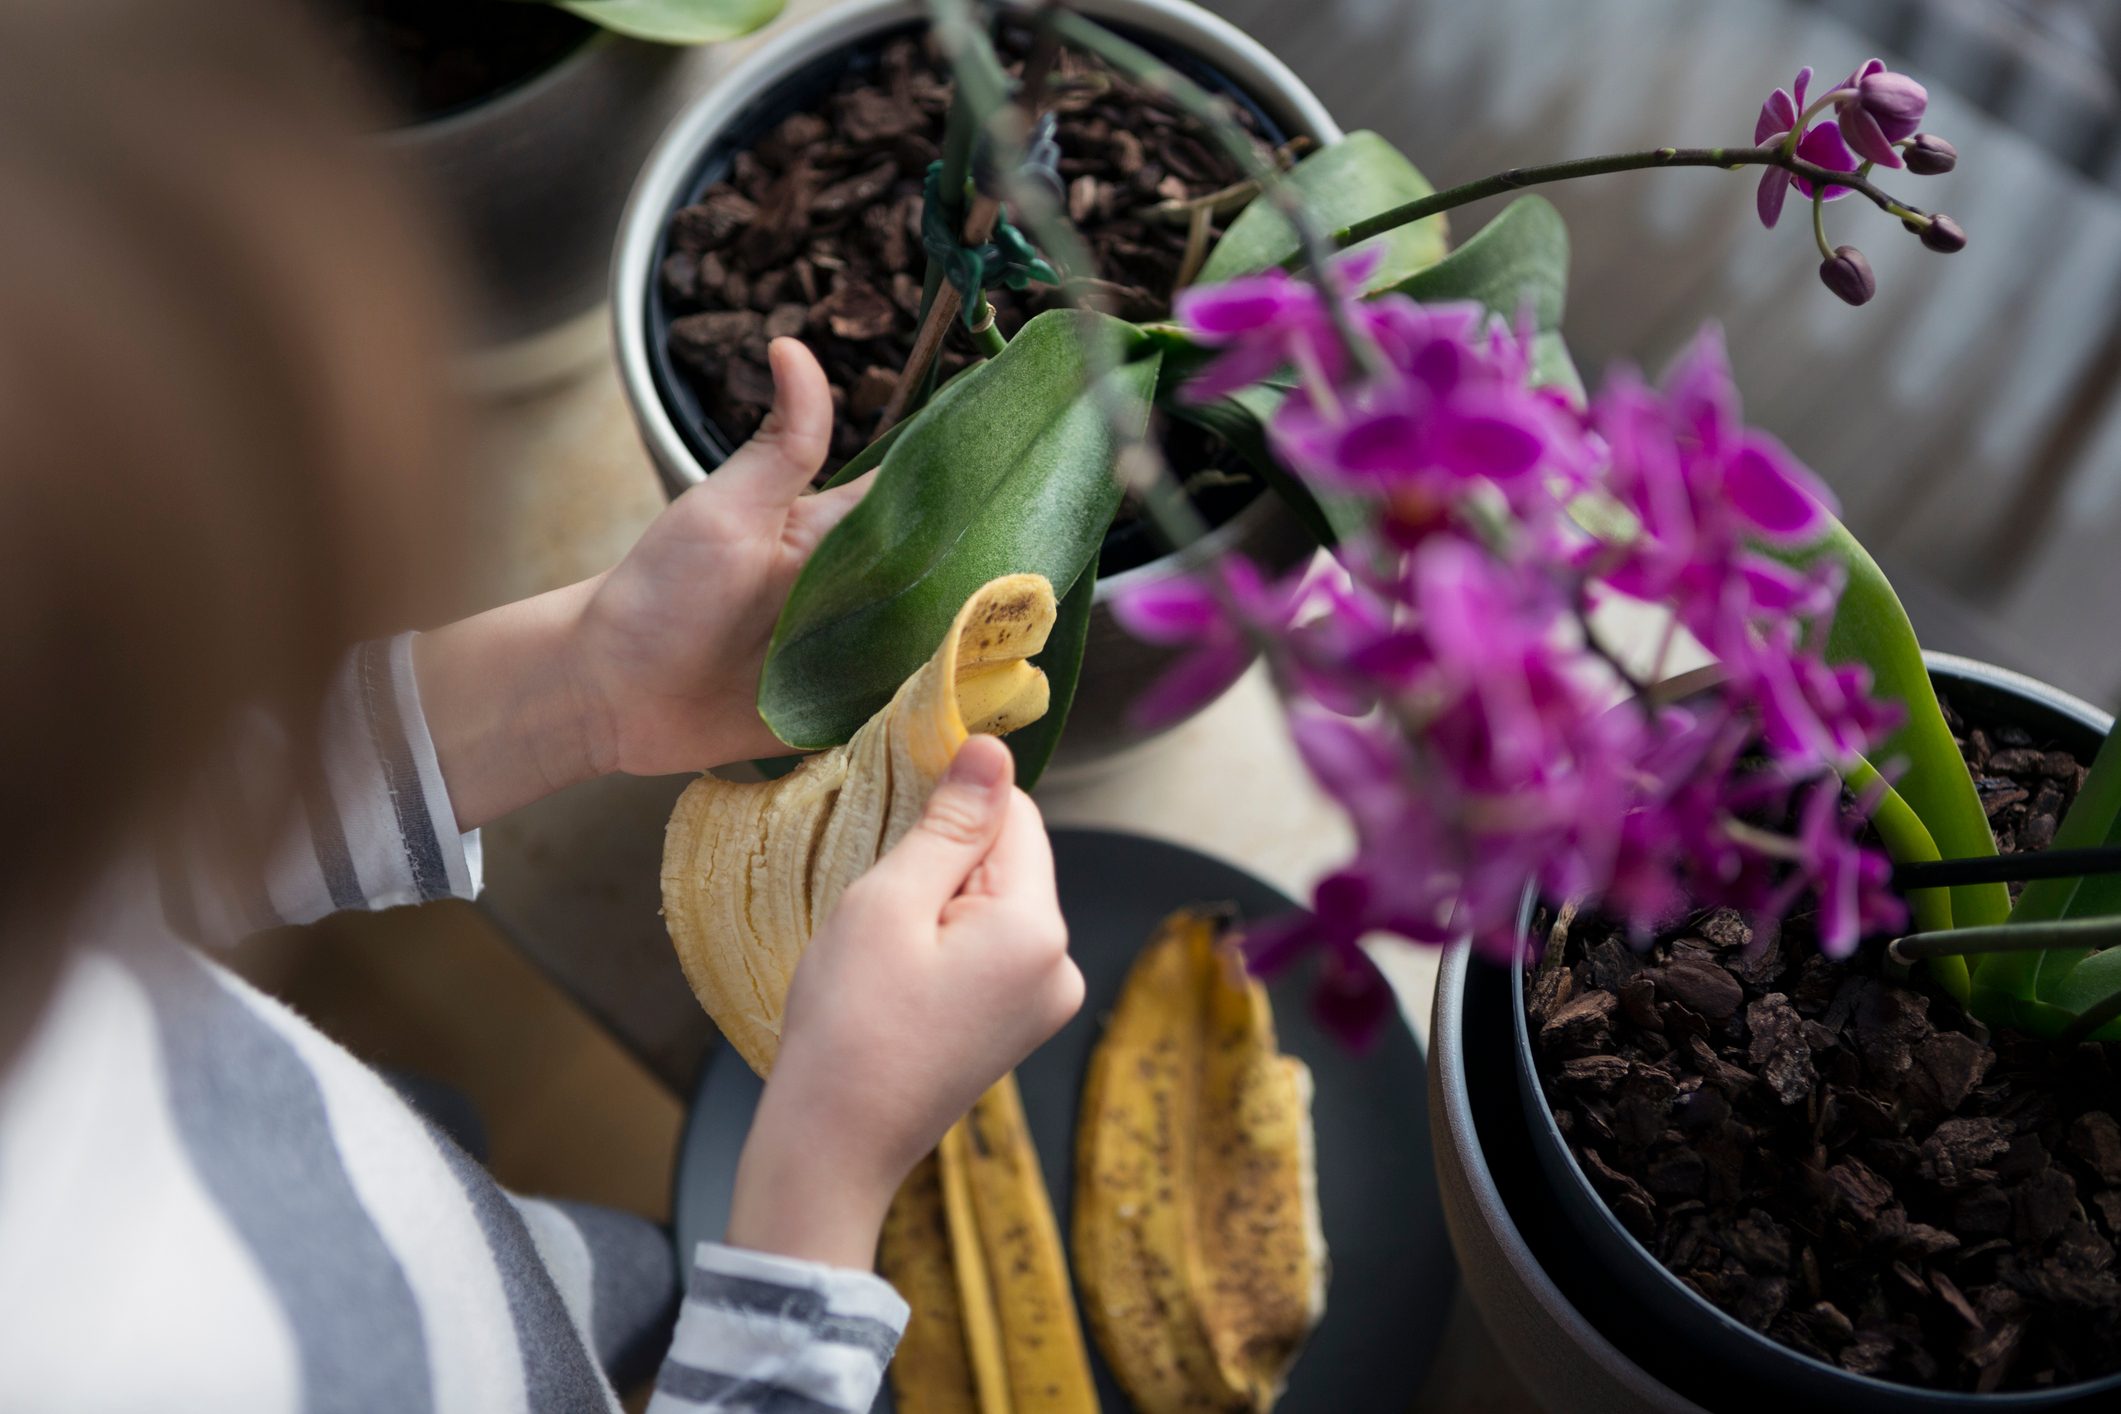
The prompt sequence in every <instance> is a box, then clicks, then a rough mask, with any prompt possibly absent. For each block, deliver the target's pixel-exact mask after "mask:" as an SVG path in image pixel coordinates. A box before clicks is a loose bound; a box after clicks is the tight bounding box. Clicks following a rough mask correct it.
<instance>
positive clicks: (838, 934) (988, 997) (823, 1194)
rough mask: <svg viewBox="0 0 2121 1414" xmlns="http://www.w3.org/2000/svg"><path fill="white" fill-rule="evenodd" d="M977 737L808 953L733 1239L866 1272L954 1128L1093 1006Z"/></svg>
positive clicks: (989, 752)
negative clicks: (890, 1213) (900, 1205)
mask: <svg viewBox="0 0 2121 1414" xmlns="http://www.w3.org/2000/svg"><path fill="white" fill-rule="evenodd" d="M1011 775H1012V773H1011V766H1010V757H1009V752H1008V750H1007V748H1005V747H1004V746H1003V745H1002V744H1001V743H1000V742H999V741H997V740H995V739H994V738H992V737H974V738H972V739H971V740H970V741H968V742H967V743H965V745H964V747H963V748H962V749H961V750H960V751H959V752H958V756H957V760H956V761H955V763H953V765H952V766H951V769H950V774H949V775H948V776H947V777H946V778H945V779H944V781H943V782H942V784H941V785H939V786H938V787H937V788H936V790H935V793H934V795H933V796H932V797H930V799H929V801H928V807H927V810H926V812H925V813H924V814H923V815H922V817H921V821H920V823H919V824H918V825H916V826H915V827H914V829H913V830H912V831H911V832H910V833H909V834H908V835H907V836H906V837H905V839H904V840H902V841H901V842H900V843H899V844H898V846H897V847H896V848H894V849H893V850H892V851H891V852H890V853H888V854H887V855H885V856H884V858H883V859H881V860H880V861H878V863H877V865H876V867H875V868H873V869H871V870H870V871H869V873H867V874H866V875H864V876H863V877H862V878H861V879H860V880H859V881H857V882H856V883H855V884H854V885H853V886H852V887H851V888H850V889H849V890H848V891H847V894H846V896H845V897H844V898H843V899H842V900H841V901H840V904H839V906H838V907H837V908H836V909H834V911H833V913H832V915H831V917H829V918H828V919H826V921H825V924H824V926H823V927H822V928H820V929H819V930H818V932H817V935H816V936H815V937H814V938H813V939H812V940H811V943H810V948H809V951H808V952H806V953H805V954H804V956H803V960H802V963H801V964H800V965H799V966H798V967H797V969H796V974H795V983H794V986H793V987H792V989H791V990H790V993H789V997H788V1011H787V1017H786V1023H785V1026H784V1028H783V1031H782V1035H781V1048H780V1054H779V1057H778V1059H777V1060H776V1061H775V1062H774V1069H773V1076H772V1079H771V1080H770V1081H769V1082H768V1084H767V1086H766V1093H765V1098H764V1100H763V1101H762V1102H761V1103H760V1106H759V1112H758V1116H757V1118H756V1119H755V1120H754V1121H753V1124H752V1130H751V1137H750V1139H749V1140H748V1141H747V1143H746V1144H745V1147H744V1156H743V1160H742V1163H741V1164H740V1166H739V1169H738V1173H737V1184H736V1194H735V1200H734V1203H733V1205H732V1207H731V1211H730V1219H729V1240H730V1242H732V1243H734V1244H736V1245H738V1246H743V1247H750V1248H754V1249H757V1250H760V1251H767V1252H779V1253H784V1254H786V1255H789V1256H797V1257H808V1258H811V1259H813V1260H817V1261H824V1262H831V1263H834V1264H837V1265H841V1266H854V1267H866V1266H868V1265H869V1263H870V1261H871V1260H872V1258H873V1256H874V1252H875V1247H876V1236H877V1230H878V1228H879V1226H880V1224H881V1223H882V1221H883V1216H884V1211H885V1209H886V1208H887V1207H889V1205H890V1202H891V1197H892V1194H893V1193H894V1192H895V1191H896V1190H897V1188H898V1185H899V1183H900V1182H901V1181H902V1180H903V1179H904V1178H905V1176H906V1174H907V1172H908V1171H910V1170H911V1169H912V1167H913V1165H914V1164H915V1163H916V1162H918V1161H919V1159H920V1157H921V1156H922V1155H923V1154H925V1153H927V1152H928V1151H929V1150H930V1149H932V1148H934V1147H935V1144H936V1142H937V1141H938V1140H939V1139H941V1138H942V1135H943V1131H944V1130H946V1129H948V1128H949V1127H950V1125H951V1124H953V1123H955V1122H956V1120H957V1119H958V1118H959V1117H960V1116H962V1115H963V1114H964V1113H965V1112H966V1111H967V1110H969V1109H970V1108H971V1107H972V1102H973V1101H974V1100H976V1099H978V1098H979V1096H980V1095H981V1094H982V1093H983V1092H984V1091H985V1090H986V1089H987V1087H988V1086H990V1085H992V1084H993V1083H994V1082H995V1081H997V1080H999V1079H1000V1078H1001V1077H1002V1076H1003V1075H1005V1074H1006V1073H1007V1072H1008V1071H1009V1070H1010V1069H1011V1068H1012V1067H1014V1066H1015V1065H1016V1063H1017V1062H1018V1061H1020V1060H1022V1059H1023V1058H1024V1057H1025V1056H1027V1055H1029V1054H1030V1053H1031V1052H1032V1051H1033V1050H1034V1049H1036V1048H1037V1047H1038V1046H1039V1045H1040V1043H1042V1042H1043V1041H1045V1039H1046V1038H1047V1037H1049V1036H1051V1035H1052V1034H1053V1033H1054V1032H1055V1031H1057V1030H1059V1029H1060V1027H1061V1026H1062V1025H1063V1024H1064V1023H1065V1022H1066V1021H1067V1020H1068V1018H1069V1017H1071V1016H1073V1015H1074V1014H1075V1012H1076V1010H1077V1009H1078V1008H1079V1007H1080V1006H1081V1005H1082V999H1083V979H1082V974H1081V973H1080V972H1078V971H1077V970H1076V967H1075V963H1074V962H1073V961H1072V960H1071V959H1070V958H1069V956H1068V930H1067V925H1066V924H1065V923H1063V922H1062V920H1061V913H1060V902H1059V899H1058V897H1057V895H1056V894H1055V892H1054V882H1053V851H1052V847H1051V846H1050V844H1049V843H1048V842H1047V839H1046V832H1045V827H1044V825H1043V823H1042V822H1041V821H1040V819H1039V813H1038V807H1037V806H1035V805H1033V804H1032V803H1031V798H1030V797H1029V796H1027V795H1025V794H1024V793H1023V792H1022V791H1019V790H1017V789H1016V788H1015V786H1014V785H1013V784H1012V783H1011Z"/></svg>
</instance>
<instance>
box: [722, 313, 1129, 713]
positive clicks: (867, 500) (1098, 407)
mask: <svg viewBox="0 0 2121 1414" xmlns="http://www.w3.org/2000/svg"><path fill="white" fill-rule="evenodd" d="M1092 338H1095V339H1098V340H1100V341H1102V342H1103V345H1104V348H1103V350H1102V352H1103V353H1104V354H1105V355H1106V357H1105V358H1104V359H1102V360H1096V359H1093V357H1092V353H1093V350H1092V349H1091V347H1090V344H1089V341H1090V340H1091V339H1092ZM1158 362H1159V358H1158V355H1157V353H1156V351H1155V350H1154V349H1153V348H1150V347H1148V346H1147V341H1146V340H1144V339H1143V338H1142V336H1141V335H1140V334H1139V333H1138V332H1137V331H1136V330H1134V329H1133V328H1132V327H1131V326H1129V325H1126V324H1122V323H1121V322H1119V321H1118V320H1115V319H1110V318H1106V317H1104V316H1101V315H1079V314H1076V313H1073V312H1071V311H1067V310H1052V311H1049V312H1047V313H1045V314H1041V315H1039V316H1038V317H1037V318H1035V319H1033V320H1031V321H1030V322H1029V323H1027V324H1025V325H1024V327H1023V328H1022V330H1021V331H1019V332H1018V334H1017V336H1016V338H1015V339H1013V340H1012V341H1011V342H1010V344H1009V347H1008V348H1007V349H1005V350H1003V351H1002V352H1001V353H999V354H996V355H995V356H994V357H993V358H991V359H988V360H987V361H986V362H984V363H982V364H979V365H978V366H976V367H974V368H972V369H970V370H968V371H967V372H966V373H965V374H963V375H962V376H961V377H960V378H959V379H956V380H953V382H952V383H951V384H950V385H949V386H948V387H946V388H945V389H944V390H943V391H942V392H941V393H938V395H937V397H936V399H935V401H934V402H932V403H931V404H930V405H929V406H928V407H926V408H924V409H923V410H922V411H921V413H920V415H919V416H918V417H916V418H913V419H911V420H910V421H909V422H908V423H907V425H906V427H905V430H904V431H903V432H901V433H900V434H899V435H898V436H896V437H895V438H893V439H891V443H890V446H889V447H888V448H886V449H885V450H884V451H883V453H882V460H881V462H880V463H879V465H878V468H877V476H876V481H875V483H874V484H873V485H872V486H871V487H870V489H869V493H868V494H867V495H866V496H864V497H863V498H862V501H861V504H860V505H858V506H856V507H855V508H854V509H853V510H852V511H850V512H848V514H847V517H846V518H845V519H844V520H842V521H841V522H840V523H839V524H838V525H836V526H834V527H833V529H832V531H831V533H830V534H828V535H827V536H826V537H825V539H824V541H823V542H822V543H821V544H820V545H819V546H818V548H817V550H816V552H815V553H813V554H812V555H811V557H810V561H809V563H808V564H806V565H805V566H804V567H803V572H802V574H801V575H800V576H798V578H797V580H796V583H795V588H794V589H793V590H792V591H790V593H789V596H788V602H787V604H786V605H784V606H783V607H782V609H781V618H780V622H779V624H778V625H777V626H776V627H775V629H774V633H773V642H772V644H771V646H770V647H769V648H768V650H767V655H766V668H765V672H764V674H763V676H762V677H761V679H760V682H759V712H760V714H761V715H762V716H764V717H765V719H766V724H767V725H768V726H769V727H771V728H772V729H773V731H774V733H775V735H777V736H779V737H780V739H781V740H783V741H785V742H787V743H788V744H789V745H790V746H794V747H798V748H801V749H805V750H811V749H817V748H822V747H826V746H833V745H836V744H838V743H839V742H843V741H845V740H847V738H848V737H850V736H852V735H853V734H854V732H855V729H856V728H858V727H859V726H861V724H862V723H863V722H865V721H867V720H868V719H869V718H870V716H871V715H873V714H874V713H875V712H876V711H877V709H879V708H880V707H882V706H883V705H884V704H885V703H886V702H888V701H890V699H891V694H892V693H894V692H896V691H897V690H898V686H899V684H900V683H902V682H904V681H905V680H906V678H907V677H908V676H910V675H911V674H912V673H913V672H914V671H915V670H916V669H917V668H919V667H920V665H921V664H922V663H924V662H926V661H927V660H928V657H929V655H930V654H932V653H933V652H934V651H935V645H936V644H937V643H938V642H940V641H941V639H942V636H943V634H944V632H945V631H947V630H948V628H949V626H950V621H951V619H952V618H953V617H955V615H956V614H957V611H958V610H959V609H960V608H961V607H963V605H964V602H965V600H966V599H968V598H969V597H971V595H972V593H973V591H974V590H976V589H978V588H979V587H980V586H981V585H983V584H985V583H986V582H987V581H989V580H991V579H993V578H995V577H996V576H998V575H1004V574H1018V573H1035V574H1042V575H1044V576H1045V577H1046V578H1047V579H1049V580H1051V581H1052V582H1053V583H1054V584H1055V585H1057V586H1066V585H1073V584H1074V583H1075V581H1076V579H1077V577H1078V576H1079V575H1080V574H1081V573H1082V570H1083V567H1084V566H1085V565H1087V564H1089V563H1090V561H1091V560H1092V559H1094V558H1095V557H1096V555H1097V552H1098V547H1099V546H1100V545H1102V544H1103V542H1104V537H1105V531H1106V529H1107V528H1108V527H1109V526H1110V525H1111V523H1112V516H1113V513H1114V512H1115V511H1116V510H1117V509H1118V506H1119V500H1120V488H1119V484H1118V482H1117V481H1116V480H1115V479H1114V477H1113V475H1112V464H1113V460H1114V458H1115V456H1116V455H1117V453H1118V450H1119V448H1120V447H1121V446H1122V445H1123V444H1124V443H1125V441H1127V440H1129V439H1131V438H1134V437H1138V436H1140V435H1142V433H1143V431H1144V430H1145V429H1146V427H1147V424H1148V417H1149V399H1150V394H1151V393H1152V391H1153V390H1154V388H1155V386H1156V374H1157V363H1158ZM1095 367H1106V368H1109V369H1110V372H1109V373H1108V374H1107V375H1106V376H1107V377H1109V378H1110V379H1111V380H1112V386H1111V387H1110V388H1108V389H1106V390H1104V391H1105V392H1106V393H1107V394H1109V396H1110V398H1111V399H1112V400H1115V401H1117V402H1118V403H1120V404H1122V405H1124V406H1125V407H1126V408H1127V410H1128V414H1129V418H1128V420H1129V422H1130V423H1131V425H1129V426H1124V427H1120V428H1114V427H1113V426H1112V425H1111V423H1110V421H1109V420H1108V417H1107V401H1106V399H1105V398H1101V397H1100V396H1099V394H1098V390H1095V389H1093V388H1092V387H1091V386H1090V383H1089V379H1090V376H1091V373H1092V370H1093V368H1095Z"/></svg>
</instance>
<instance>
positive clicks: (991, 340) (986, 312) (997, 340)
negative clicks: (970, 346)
mask: <svg viewBox="0 0 2121 1414" xmlns="http://www.w3.org/2000/svg"><path fill="white" fill-rule="evenodd" d="M972 337H973V340H974V341H975V342H976V343H978V344H979V347H980V352H981V353H983V354H985V355H986V356H987V357H989V358H992V357H994V356H995V355H996V354H998V353H1000V352H1001V351H1002V350H1003V349H1006V348H1008V347H1009V341H1008V340H1007V339H1005V338H1003V337H1002V331H1001V330H999V329H997V328H995V327H994V306H993V305H992V304H989V303H988V302H987V301H985V300H981V301H980V317H979V323H978V324H977V325H975V326H973V329H972Z"/></svg>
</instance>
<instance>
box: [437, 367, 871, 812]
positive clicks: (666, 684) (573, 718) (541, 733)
mask: <svg viewBox="0 0 2121 1414" xmlns="http://www.w3.org/2000/svg"><path fill="white" fill-rule="evenodd" d="M768 357H769V358H770V359H771V361H772V364H773V385H774V401H773V412H772V414H771V415H770V416H768V417H767V419H766V423H765V426H763V427H761V428H760V429H759V434H758V436H756V437H754V438H752V439H751V440H750V441H749V442H747V443H745V444H744V445H743V447H741V448H739V449H738V451H737V453H736V455H735V456H733V457H731V458H730V459H729V460H728V461H727V462H725V463H724V464H723V465H722V466H721V467H720V468H719V469H718V470H716V472H715V473H714V474H713V475H712V476H710V477H708V478H707V480H706V481H705V482H704V483H702V484H701V485H698V486H695V487H693V488H692V489H691V490H690V491H687V492H686V493H685V494H684V495H682V496H680V497H678V498H677V499H676V500H675V501H673V502H671V503H670V506H669V508H668V509H666V510H665V511H664V512H663V513H662V514H661V515H659V516H657V517H656V519H655V522H654V524H652V525H650V526H649V527H648V530H647V532H646V533H645V534H643V535H642V536H641V538H640V540H639V541H638V542H636V543H635V545H634V547H633V549H632V550H631V551H630V552H629V553H628V554H627V556H626V558H625V559H624V560H622V561H620V562H619V564H618V565H617V566H616V567H614V568H612V569H610V570H607V571H605V572H604V573H603V574H600V575H598V576H597V577H596V578H595V579H585V580H583V581H582V582H581V583H579V584H570V585H568V586H567V587H566V588H564V589H555V590H552V591H550V592H549V593H545V594H538V595H534V596H532V597H531V598H528V599H520V600H517V601H516V602H515V603H513V604H504V605H502V606H501V607H500V608H498V609H491V610H488V611H487V612H486V613H483V614H478V615H475V616H474V617H472V618H468V619H461V620H459V621H458V622H456V623H453V624H449V625H447V626H445V627H443V628H439V629H436V630H434V631H433V632H431V633H425V634H422V635H420V637H419V638H417V639H416V640H414V643H413V664H414V668H415V671H416V673H417V675H418V679H419V686H420V700H421V706H422V709H423V711H424V713H425V715H426V719H427V725H428V730H429V734H430V735H431V736H432V738H433V740H434V745H435V755H436V757H437V759H438V760H439V761H440V762H441V766H442V778H443V780H444V781H445V782H446V783H447V785H448V787H449V799H450V804H451V806H452V807H453V808H454V809H455V811H456V823H457V828H458V829H460V830H471V829H476V828H478V827H479V826H480V825H483V824H485V823H487V822H488V821H490V820H494V819H497V818H498V817H500V816H502V815H505V814H506V813H508V812H509V811H511V810H514V809H516V808H518V807H520V806H524V805H528V804H530V803H531V802H532V801H534V800H540V799H542V798H544V797H545V796H547V795H550V794H551V793H552V792H554V791H556V790H559V789H561V788H563V787H565V786H570V785H574V784H576V783H577V782H580V781H585V780H588V779H590V778H592V777H594V776H601V775H608V774H610V773H611V772H613V771H629V772H632V773H633V774H635V775H644V776H647V775H666V774H670V773H673V772H678V771H698V770H704V769H706V768H707V767H709V766H719V765H722V764H724V763H726V762H730V761H741V760H744V759H745V758H747V757H753V756H779V755H783V754H785V753H786V751H787V748H786V747H784V746H782V745H781V744H780V743H779V742H778V741H776V740H775V739H774V736H773V733H772V732H770V731H768V730H767V729H766V724H765V723H764V722H763V721H761V720H760V719H759V713H758V701H757V699H758V687H759V671H760V669H761V668H763V667H764V666H765V662H766V644H767V642H768V640H770V639H771V638H772V637H773V625H774V622H775V621H776V620H777V619H779V617H780V613H781V605H782V604H783V603H784V602H785V601H786V600H787V598H788V590H789V589H790V587H791V586H793V585H794V583H795V576H796V573H797V571H799V570H801V569H802V567H803V562H804V561H805V560H807V559H809V558H810V552H811V551H812V550H814V549H816V548H817V544H818V542H819V541H820V540H822V539H824V538H825V532H826V531H828V530H830V529H832V527H833V526H835V525H837V524H838V523H839V521H840V518H841V517H842V516H844V515H846V514H847V512H848V511H850V510H852V509H853V508H854V505H855V503H856V502H857V501H859V500H860V499H861V497H862V492H863V490H864V489H865V486H866V482H867V480H868V478H866V477H864V478H862V479H861V480H859V481H856V482H853V483H852V484H850V485H847V486H843V487H840V488H838V489H837V490H832V491H826V492H822V493H820V494H818V495H815V496H811V495H806V494H804V493H805V491H806V490H807V489H808V488H809V485H810V481H811V478H812V477H814V476H816V474H817V471H818V468H819V467H821V466H823V465H824V462H825V452H826V449H827V447H828V446H829V445H830V443H831V440H832V390H831V388H829V387H828V386H827V385H826V383H825V374H824V371H823V370H822V369H820V368H819V367H818V366H817V360H816V359H815V358H813V357H811V355H810V351H809V350H808V349H806V348H804V347H803V346H802V345H801V344H799V343H797V342H796V341H795V340H793V339H776V340H775V341H774V343H773V346H772V348H771V349H770V350H768Z"/></svg>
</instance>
